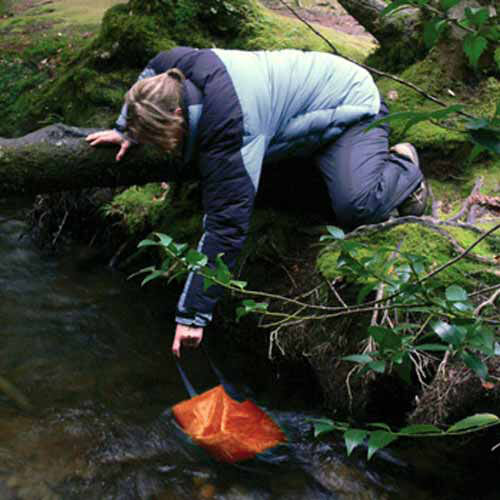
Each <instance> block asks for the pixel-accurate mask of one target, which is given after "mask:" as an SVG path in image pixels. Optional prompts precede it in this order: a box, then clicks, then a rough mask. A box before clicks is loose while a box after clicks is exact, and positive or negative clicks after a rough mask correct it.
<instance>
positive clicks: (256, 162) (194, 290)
mask: <svg viewBox="0 0 500 500" xmlns="http://www.w3.org/2000/svg"><path fill="white" fill-rule="evenodd" d="M264 152H265V141H264V139H263V138H256V139H254V140H253V141H251V142H250V143H249V144H247V145H246V146H244V147H243V148H241V149H238V147H235V148H234V149H233V150H228V149H227V147H226V149H223V148H221V147H220V145H218V144H217V145H214V146H213V147H212V148H211V149H210V150H209V151H207V152H201V153H200V158H199V163H200V171H201V175H202V190H203V206H204V209H205V217H204V220H203V228H204V233H203V236H202V238H201V240H200V242H199V244H198V251H199V252H201V253H203V254H205V255H206V256H207V257H208V265H209V266H211V267H214V266H215V259H216V257H217V256H218V255H220V254H223V256H222V258H223V260H224V262H225V263H226V265H227V266H228V267H229V268H230V269H231V268H233V267H234V264H235V262H236V259H237V257H238V255H239V253H240V251H241V248H242V247H243V244H244V242H245V239H246V236H247V234H248V228H249V225H250V218H251V214H252V210H253V203H254V198H255V193H256V187H257V184H258V173H260V168H261V165H262V159H263V157H264ZM249 172H250V173H257V175H256V176H255V175H250V174H249ZM223 291H224V290H223V288H222V287H220V286H217V285H213V286H211V287H209V288H208V289H206V290H205V287H204V278H203V277H201V276H200V275H198V274H196V273H190V274H189V276H188V279H187V281H186V284H185V286H184V290H183V292H182V295H181V297H180V299H179V302H178V305H177V315H176V322H177V324H178V326H177V332H179V335H181V333H182V328H181V329H180V330H179V325H183V326H187V327H190V328H192V329H200V330H201V335H203V330H202V329H203V328H204V327H205V326H206V325H207V324H208V323H209V322H210V321H211V319H212V311H213V308H214V306H215V304H216V302H217V300H218V299H219V297H220V296H221V295H222V293H223ZM192 333H194V332H191V334H192ZM197 333H200V332H199V331H198V332H197ZM177 338H178V336H177V335H176V339H177ZM176 339H174V344H173V345H172V351H173V352H174V354H176V355H178V353H179V349H178V346H180V344H178V343H176ZM200 341H201V340H200ZM196 345H199V342H198V343H197V344H196Z"/></svg>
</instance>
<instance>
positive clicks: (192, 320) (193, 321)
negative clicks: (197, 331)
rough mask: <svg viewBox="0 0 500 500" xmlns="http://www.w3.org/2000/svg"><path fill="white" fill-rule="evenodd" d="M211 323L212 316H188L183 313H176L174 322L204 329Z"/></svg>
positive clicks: (202, 314) (204, 314)
mask: <svg viewBox="0 0 500 500" xmlns="http://www.w3.org/2000/svg"><path fill="white" fill-rule="evenodd" d="M211 321H212V315H211V314H209V313H195V314H193V315H188V314H185V313H181V312H177V316H176V317H175V322H176V323H179V324H180V325H186V326H197V327H201V328H204V327H205V326H207V325H208V324H209V323H210V322H211Z"/></svg>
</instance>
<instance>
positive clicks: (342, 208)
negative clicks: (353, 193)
mask: <svg viewBox="0 0 500 500" xmlns="http://www.w3.org/2000/svg"><path fill="white" fill-rule="evenodd" d="M332 205H333V211H334V213H335V217H336V219H337V222H338V223H339V224H340V225H341V226H342V227H344V228H346V229H354V228H356V227H358V226H362V225H363V224H371V223H374V222H380V220H382V219H381V218H380V214H379V213H378V212H377V210H376V209H371V208H370V207H368V206H366V205H364V204H361V203H360V202H359V201H358V200H354V201H349V200H343V201H342V202H341V203H338V202H337V203H335V202H334V203H333V204H332Z"/></svg>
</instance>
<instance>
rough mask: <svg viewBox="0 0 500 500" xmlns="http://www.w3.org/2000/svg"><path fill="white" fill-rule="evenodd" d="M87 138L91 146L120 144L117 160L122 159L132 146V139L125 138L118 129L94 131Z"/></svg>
mask: <svg viewBox="0 0 500 500" xmlns="http://www.w3.org/2000/svg"><path fill="white" fill-rule="evenodd" d="M85 140H86V141H87V142H88V143H89V145H90V146H97V145H98V144H118V145H119V146H120V151H118V154H117V155H116V161H120V160H121V159H122V158H123V156H124V155H125V153H126V152H127V150H128V148H129V147H130V141H128V140H127V139H124V138H123V137H122V136H121V135H120V134H119V133H118V132H117V131H116V130H103V131H102V132H94V133H93V134H89V135H88V136H87V137H86V138H85Z"/></svg>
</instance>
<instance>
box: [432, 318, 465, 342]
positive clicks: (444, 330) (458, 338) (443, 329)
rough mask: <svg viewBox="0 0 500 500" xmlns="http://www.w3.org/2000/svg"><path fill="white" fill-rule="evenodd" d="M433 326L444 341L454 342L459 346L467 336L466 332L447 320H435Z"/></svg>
mask: <svg viewBox="0 0 500 500" xmlns="http://www.w3.org/2000/svg"><path fill="white" fill-rule="evenodd" d="M431 328H432V329H433V330H434V332H435V333H436V335H438V336H439V338H440V339H441V340H442V341H443V342H446V343H447V344H452V345H453V346H454V347H459V346H460V345H461V344H462V342H463V340H464V338H465V332H462V331H461V330H460V329H459V328H457V327H456V326H454V325H450V324H449V323H446V322H445V321H435V322H434V323H432V324H431Z"/></svg>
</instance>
